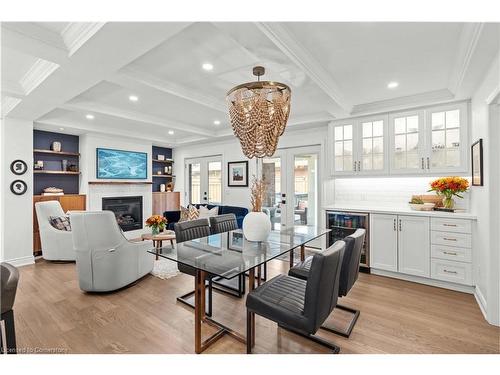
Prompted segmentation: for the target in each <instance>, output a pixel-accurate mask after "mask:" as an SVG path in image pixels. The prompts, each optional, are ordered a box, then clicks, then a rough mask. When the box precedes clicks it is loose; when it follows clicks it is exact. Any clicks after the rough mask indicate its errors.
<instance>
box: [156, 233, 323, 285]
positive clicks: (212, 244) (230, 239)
mask: <svg viewBox="0 0 500 375" xmlns="http://www.w3.org/2000/svg"><path fill="white" fill-rule="evenodd" d="M329 231H330V229H320V228H317V227H312V226H311V227H310V226H294V227H284V228H282V229H281V230H279V231H276V230H274V231H271V233H270V234H269V237H268V239H267V241H263V242H251V241H247V240H246V239H245V236H244V235H243V231H242V230H241V229H238V230H234V231H230V232H225V233H219V234H213V235H210V236H208V237H202V238H198V239H196V240H192V241H186V242H182V243H178V244H176V246H175V248H172V247H171V246H164V247H162V248H161V249H160V253H159V254H158V255H159V256H160V257H163V258H166V259H169V260H172V261H174V262H177V263H182V264H185V265H187V266H191V267H194V268H197V269H201V270H203V271H206V272H208V273H211V274H214V275H216V276H220V277H223V278H225V279H232V278H233V277H235V276H238V275H240V274H241V273H243V272H246V271H248V270H250V269H251V268H254V267H256V266H259V265H261V264H263V263H266V262H268V261H270V260H271V259H274V258H276V257H279V256H280V255H283V254H285V253H287V252H289V251H291V250H293V249H295V248H297V247H300V246H301V245H304V244H306V243H307V242H309V241H312V240H314V239H316V238H318V237H320V236H322V235H324V234H326V233H328V232H329ZM148 252H150V253H151V254H155V255H156V252H157V249H151V250H150V251H148Z"/></svg>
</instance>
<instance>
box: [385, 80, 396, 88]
mask: <svg viewBox="0 0 500 375" xmlns="http://www.w3.org/2000/svg"><path fill="white" fill-rule="evenodd" d="M398 86H399V83H398V82H396V81H392V82H389V83H388V84H387V88H388V89H395V88H396V87H398Z"/></svg>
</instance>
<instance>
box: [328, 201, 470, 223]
mask: <svg viewBox="0 0 500 375" xmlns="http://www.w3.org/2000/svg"><path fill="white" fill-rule="evenodd" d="M323 210H326V211H347V212H368V213H379V214H404V215H412V216H429V217H444V218H448V219H469V220H476V219H477V217H476V215H473V214H471V213H470V212H442V211H415V210H412V209H411V208H410V207H409V206H408V205H406V206H394V207H388V206H377V205H376V204H370V203H369V202H366V203H362V204H360V203H359V202H354V203H350V202H339V203H336V204H332V205H327V206H323Z"/></svg>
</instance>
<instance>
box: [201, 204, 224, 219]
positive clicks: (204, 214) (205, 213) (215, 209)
mask: <svg viewBox="0 0 500 375" xmlns="http://www.w3.org/2000/svg"><path fill="white" fill-rule="evenodd" d="M198 211H199V212H200V216H199V218H200V219H208V218H209V217H212V216H217V215H218V214H219V207H218V206H215V207H213V208H212V209H210V210H209V209H208V208H207V207H206V206H200V208H199V210H198Z"/></svg>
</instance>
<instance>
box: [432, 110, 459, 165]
mask: <svg viewBox="0 0 500 375" xmlns="http://www.w3.org/2000/svg"><path fill="white" fill-rule="evenodd" d="M431 150H432V152H431V160H430V168H432V169H434V168H437V169H440V168H448V167H459V166H460V110H459V109H452V110H448V111H439V112H432V113H431Z"/></svg>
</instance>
